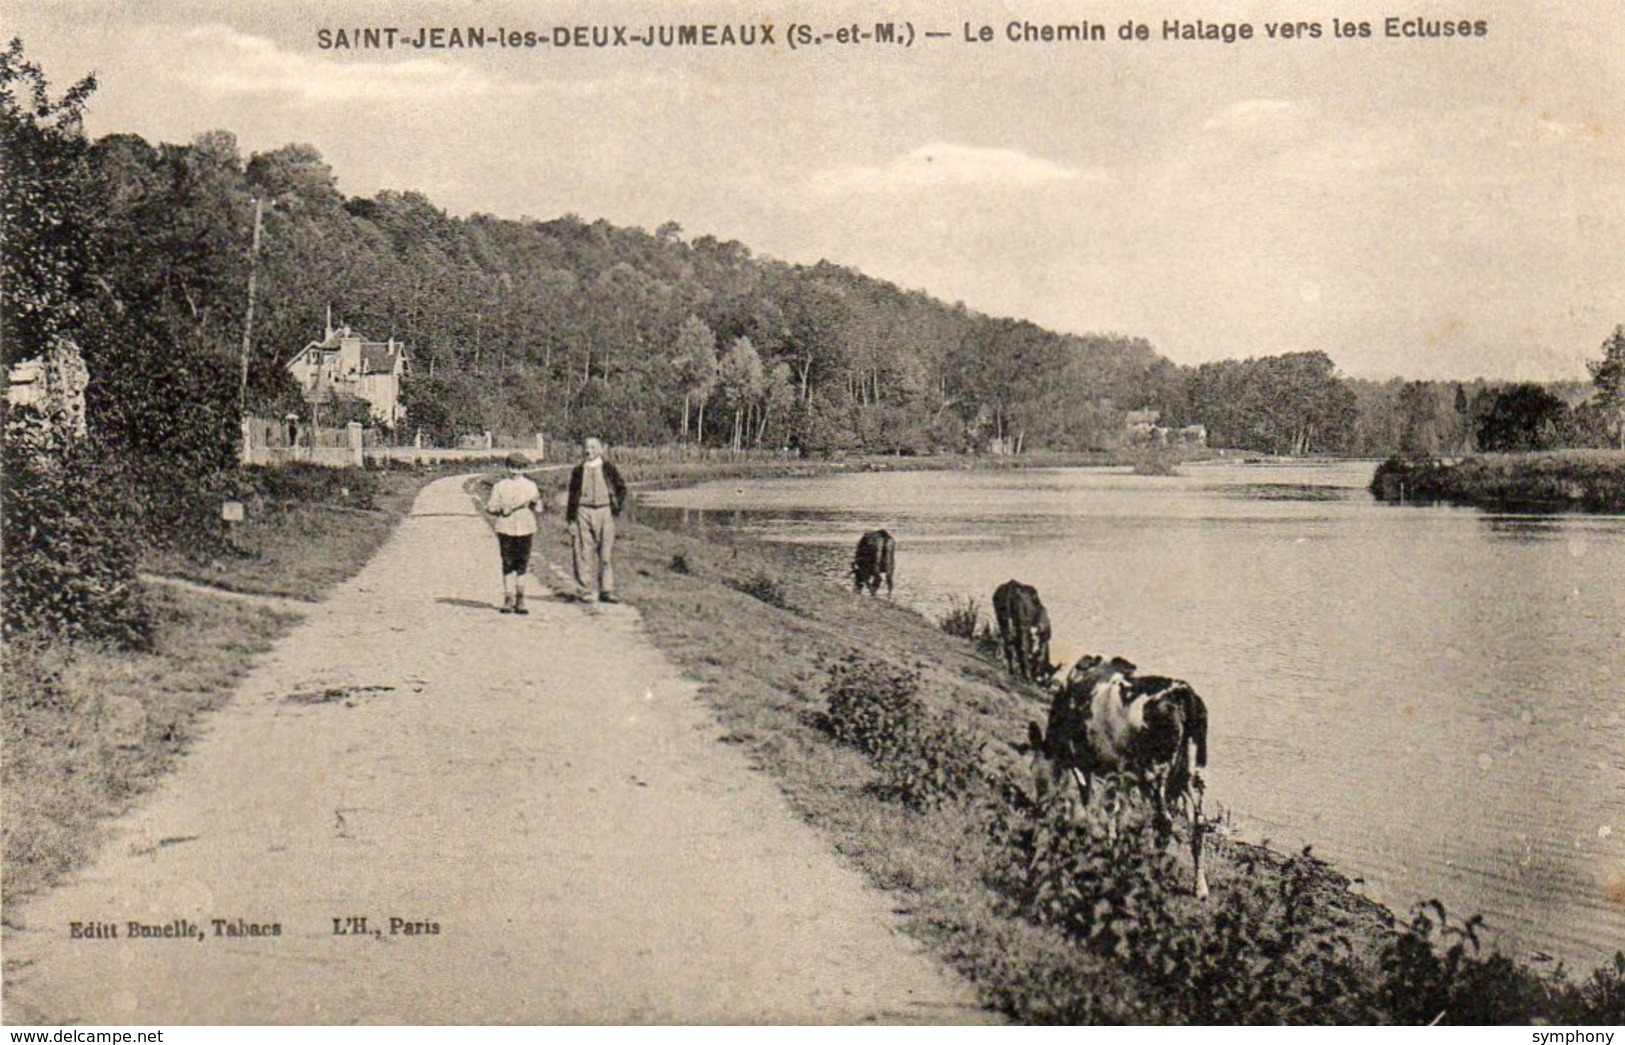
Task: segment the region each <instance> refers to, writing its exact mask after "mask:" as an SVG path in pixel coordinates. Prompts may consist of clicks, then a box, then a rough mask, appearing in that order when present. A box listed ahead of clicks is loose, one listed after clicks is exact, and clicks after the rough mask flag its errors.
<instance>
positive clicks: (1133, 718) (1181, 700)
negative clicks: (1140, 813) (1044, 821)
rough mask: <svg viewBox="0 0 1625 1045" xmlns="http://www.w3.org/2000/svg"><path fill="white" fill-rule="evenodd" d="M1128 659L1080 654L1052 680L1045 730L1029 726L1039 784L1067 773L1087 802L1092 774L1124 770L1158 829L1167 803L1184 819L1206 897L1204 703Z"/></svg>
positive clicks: (1165, 821)
mask: <svg viewBox="0 0 1625 1045" xmlns="http://www.w3.org/2000/svg"><path fill="white" fill-rule="evenodd" d="M1134 671H1135V667H1134V665H1133V664H1130V663H1129V662H1128V661H1126V660H1122V659H1120V658H1113V659H1112V660H1109V661H1107V660H1103V659H1102V658H1100V657H1084V658H1083V659H1081V660H1079V661H1078V663H1077V664H1075V665H1073V667H1072V668H1071V670H1070V671H1068V672H1067V673H1066V675H1065V676H1064V677H1062V676H1059V675H1057V676H1056V679H1055V699H1054V701H1053V702H1052V703H1051V704H1050V712H1049V728H1048V729H1047V730H1041V729H1039V728H1038V723H1036V722H1032V723H1029V724H1028V727H1027V734H1028V743H1029V745H1030V746H1031V748H1032V751H1033V758H1034V767H1033V768H1034V773H1035V775H1036V776H1037V777H1038V781H1037V783H1038V784H1039V786H1040V787H1041V788H1042V787H1044V786H1054V785H1056V784H1059V783H1061V782H1063V781H1064V780H1065V779H1066V778H1068V777H1070V778H1071V779H1072V780H1074V781H1076V783H1077V785H1078V789H1079V792H1080V794H1081V797H1082V799H1083V801H1084V802H1085V803H1087V802H1088V801H1089V790H1090V788H1089V781H1090V778H1091V777H1092V776H1094V775H1095V774H1097V773H1112V772H1128V773H1131V774H1133V775H1134V776H1135V777H1136V779H1138V780H1139V781H1140V782H1141V784H1142V785H1143V786H1144V787H1145V788H1146V789H1147V790H1148V791H1149V792H1150V794H1151V798H1152V801H1153V802H1154V803H1155V804H1156V809H1157V821H1158V825H1159V827H1161V828H1162V829H1163V830H1167V829H1169V828H1171V827H1172V824H1173V818H1172V816H1171V815H1170V814H1169V809H1170V807H1173V806H1177V807H1179V808H1180V809H1182V811H1183V812H1184V813H1185V815H1186V818H1187V819H1188V820H1189V822H1190V831H1191V858H1192V860H1193V861H1194V863H1195V865H1196V895H1197V896H1198V897H1199V898H1202V899H1206V897H1207V894H1208V888H1207V875H1206V873H1205V871H1204V870H1203V866H1202V834H1203V825H1202V791H1203V784H1202V769H1203V768H1205V767H1206V766H1207V705H1206V704H1205V703H1203V701H1202V698H1201V697H1200V696H1199V695H1197V693H1196V691H1195V690H1194V689H1192V688H1191V686H1190V684H1189V683H1187V682H1181V681H1180V680H1178V679H1170V678H1164V677H1162V676H1160V675H1141V676H1137V675H1135V674H1134Z"/></svg>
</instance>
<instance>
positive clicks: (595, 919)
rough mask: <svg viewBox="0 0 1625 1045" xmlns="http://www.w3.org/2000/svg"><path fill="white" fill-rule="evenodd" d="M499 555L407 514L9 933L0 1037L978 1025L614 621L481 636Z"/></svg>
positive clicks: (618, 616)
mask: <svg viewBox="0 0 1625 1045" xmlns="http://www.w3.org/2000/svg"><path fill="white" fill-rule="evenodd" d="M548 521H549V522H551V523H552V524H553V525H557V522H556V517H554V518H552V519H550V520H548ZM495 543H496V542H495V541H493V540H492V539H491V537H490V534H489V530H488V529H487V527H486V526H485V524H484V523H483V522H482V521H481V519H480V518H479V516H478V514H477V512H476V510H475V506H474V504H473V502H472V501H471V499H470V498H469V496H468V495H467V494H466V493H464V492H463V490H462V484H461V481H460V480H458V479H442V480H439V481H437V482H435V483H433V484H431V485H430V486H429V487H427V488H426V489H425V490H424V491H423V493H422V494H421V495H420V496H419V498H418V500H417V503H416V505H415V506H414V508H413V511H412V513H411V515H410V516H409V517H408V518H407V519H406V520H404V521H403V522H402V524H401V526H400V528H399V530H398V531H397V532H396V534H395V535H394V536H393V537H392V538H391V539H390V541H389V542H388V543H387V544H386V545H385V546H384V548H383V549H382V550H381V551H380V552H379V553H378V555H377V556H375V557H374V559H373V561H372V562H371V563H369V564H368V566H367V567H366V568H365V569H364V570H363V571H362V572H361V573H360V574H358V575H357V576H356V577H355V578H354V579H352V580H351V581H350V582H348V583H347V584H345V585H343V586H341V587H340V588H338V589H337V590H336V591H335V592H334V593H333V594H332V595H331V597H330V598H328V599H327V600H326V601H324V602H323V603H321V604H319V605H316V606H313V607H311V608H310V612H309V613H308V615H307V616H306V619H305V620H304V621H303V622H301V623H300V624H299V625H298V626H297V627H296V629H295V630H294V631H293V632H291V633H290V634H289V635H288V636H287V637H286V638H285V639H284V640H283V641H282V642H281V643H279V644H278V646H277V647H276V648H275V649H274V650H273V651H272V652H271V653H270V654H268V655H267V656H266V657H265V658H264V659H263V660H262V661H261V663H260V664H259V665H258V667H257V668H256V669H255V670H254V672H253V673H252V674H251V675H250V676H249V677H248V679H247V680H246V681H245V682H244V683H243V685H242V686H241V688H240V690H239V692H238V693H237V695H236V697H235V698H234V700H233V701H232V703H231V704H229V705H228V706H227V707H226V708H225V709H223V710H222V711H220V712H218V713H217V714H216V715H215V716H214V717H213V719H212V720H211V722H210V724H209V727H208V729H207V732H206V734H205V735H204V737H203V738H202V739H201V740H200V741H199V742H198V743H197V744H196V745H195V747H194V748H193V750H192V751H191V752H190V753H189V754H188V755H187V756H186V758H185V759H184V760H183V763H182V764H181V766H180V767H179V768H178V769H177V771H176V772H175V773H174V774H172V775H171V776H170V777H169V778H168V779H167V780H166V781H165V783H164V784H163V785H162V786H161V787H160V788H159V789H158V790H157V791H156V792H155V793H154V794H152V795H150V796H148V798H147V799H146V800H145V801H144V802H142V803H141V805H140V807H139V808H138V809H137V810H136V811H135V812H133V813H132V814H130V815H129V816H127V817H126V818H124V819H123V820H122V821H121V822H120V823H119V824H118V825H117V826H116V828H115V830H114V832H113V835H112V838H111V841H110V842H109V843H108V844H107V845H106V847H105V848H104V850H103V852H102V854H101V856H100V857H99V859H98V860H97V861H96V862H95V863H94V864H92V865H91V866H90V867H88V868H87V869H85V870H84V871H83V872H81V873H79V874H78V875H76V876H75V877H74V878H72V879H71V880H69V881H68V882H66V883H64V884H63V885H62V886H60V887H58V888H56V889H54V890H52V891H50V892H48V893H46V894H43V895H41V896H40V897H38V898H36V899H35V900H34V901H32V902H31V903H29V904H27V905H25V906H24V907H23V908H22V910H21V914H20V924H17V925H13V926H10V927H8V929H7V935H6V948H5V964H6V977H5V998H4V1001H5V1010H4V1017H5V1019H6V1021H7V1022H8V1023H12V1024H14V1025H15V1024H18V1023H47V1022H48V1023H56V1024H66V1023H75V1024H127V1025H128V1024H198V1023H204V1024H217V1023H218V1024H238V1023H243V1024H305V1023H312V1024H343V1023H371V1024H419V1023H462V1024H491V1023H705V1022H728V1023H761V1022H771V1023H856V1022H867V1021H881V1022H916V1023H950V1024H953V1023H965V1022H985V1021H986V1019H987V1015H986V1013H984V1012H982V1011H981V1010H980V1009H978V1008H977V1007H976V1005H975V1000H974V997H973V995H972V992H971V991H970V989H969V988H968V987H967V986H966V985H965V984H964V983H963V982H962V981H959V980H958V979H956V978H955V977H954V976H953V975H952V974H951V973H949V972H947V971H945V970H944V969H943V968H941V967H940V966H938V965H937V964H936V963H935V962H933V961H932V960H931V959H929V958H928V957H927V956H926V955H925V954H924V953H923V952H922V950H921V948H920V947H919V946H918V945H917V944H916V943H914V942H913V941H911V940H910V939H908V938H907V937H906V936H904V935H902V934H901V933H900V932H899V931H898V928H897V921H896V919H895V917H894V916H893V914H892V913H891V911H890V907H889V905H888V903H887V901H886V898H885V897H884V896H883V895H882V894H880V893H878V892H876V891H874V890H872V889H870V888H869V887H868V886H866V885H865V884H864V883H863V881H862V880H861V879H860V878H859V876H858V875H857V874H856V873H855V872H854V871H852V870H850V869H848V868H847V867H845V866H843V865H842V864H841V863H840V862H839V861H838V860H837V859H836V858H835V857H834V856H833V855H832V854H831V853H830V852H829V850H828V847H827V845H826V844H825V843H824V841H823V840H822V839H821V838H820V837H819V836H818V835H817V834H815V833H814V832H813V830H812V829H811V828H810V827H808V826H806V825H805V824H803V823H802V822H801V821H799V820H798V819H797V818H796V817H795V816H794V815H793V813H792V812H791V811H790V810H789V808H788V807H787V805H786V804H785V802H784V800H783V798H782V796H781V795H780V794H779V793H778V792H777V791H776V790H775V789H774V787H773V786H772V784H771V783H770V782H769V781H767V780H766V779H764V778H763V777H761V776H760V775H758V774H756V773H755V772H754V771H752V770H751V769H750V768H749V767H748V766H747V765H746V764H745V761H744V758H743V756H742V755H741V754H740V753H739V752H738V751H736V750H735V749H733V748H732V747H730V746H728V745H726V744H723V743H720V742H719V736H720V733H721V730H720V729H719V728H718V726H717V725H716V723H715V721H714V720H713V719H712V718H711V717H710V715H709V714H708V713H707V711H706V710H705V708H704V707H703V706H702V705H701V703H700V702H699V700H698V698H697V696H696V692H695V687H694V685H693V684H692V683H690V682H689V681H687V680H685V679H683V678H682V677H681V676H680V675H679V673H678V671H677V670H676V668H675V667H674V666H673V665H672V664H671V663H670V662H668V661H667V660H666V659H665V658H664V657H663V656H662V655H661V654H660V653H659V652H658V651H657V650H655V649H654V648H653V646H651V644H650V643H649V642H648V641H647V640H646V638H645V637H644V636H643V634H642V632H641V630H640V624H639V618H638V615H637V611H636V609H635V608H633V607H629V606H593V607H583V606H578V605H570V604H565V603H562V602H557V601H552V600H547V599H537V600H535V601H534V603H533V605H532V614H531V615H530V616H529V617H512V616H503V615H501V614H498V613H497V612H496V611H495V608H494V605H495V599H496V598H497V597H498V595H499V591H498V587H499V586H498V584H497V581H498V579H499V578H498V576H497V565H496V547H495ZM363 919H364V922H363V921H362V920H363ZM132 922H135V923H138V924H140V925H143V926H149V927H152V929H151V931H152V932H155V933H157V934H158V935H156V936H153V937H147V938H134V939H132V938H131V937H130V923H132ZM75 923H78V924H79V933H80V934H81V935H82V936H85V937H87V938H79V939H74V938H73V936H74V929H73V926H74V924H75ZM108 929H111V930H113V931H116V932H117V934H118V935H117V937H116V938H114V937H105V938H103V937H104V936H105V933H106V931H107V930H108ZM194 929H195V930H196V932H197V933H198V935H196V936H192V935H189V934H190V933H191V932H192V931H193V930H194ZM255 930H258V931H259V932H260V933H261V934H260V935H255V934H254V932H255ZM166 932H167V933H170V934H172V935H169V936H165V935H163V934H164V933H166Z"/></svg>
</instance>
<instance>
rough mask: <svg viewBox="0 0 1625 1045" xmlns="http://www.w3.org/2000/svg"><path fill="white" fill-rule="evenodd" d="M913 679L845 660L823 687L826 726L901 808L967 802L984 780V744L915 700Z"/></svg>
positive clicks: (890, 668) (880, 665)
mask: <svg viewBox="0 0 1625 1045" xmlns="http://www.w3.org/2000/svg"><path fill="white" fill-rule="evenodd" d="M919 688H920V673H919V672H918V671H916V670H911V669H907V668H899V667H896V666H895V665H892V664H888V663H885V662H883V661H871V660H865V659H863V658H861V657H859V656H858V655H856V654H851V655H848V656H847V657H846V659H845V660H843V661H842V662H840V663H839V664H836V665H835V666H834V667H832V668H831V669H830V673H829V679H828V681H827V682H825V684H824V696H825V697H826V698H827V699H828V701H829V719H828V720H829V728H830V732H831V733H832V734H833V735H834V736H835V738H836V739H837V740H840V741H843V742H845V743H847V744H851V745H852V746H853V747H855V748H857V749H858V750H859V751H862V752H863V753H864V754H866V755H868V756H869V757H870V758H872V759H873V760H874V762H875V767H876V769H878V770H879V771H880V776H881V789H882V790H883V791H884V792H885V793H886V794H888V795H891V796H894V797H896V798H898V799H900V800H901V801H903V802H905V803H907V804H908V805H911V806H914V807H915V808H919V809H926V808H932V807H935V806H937V805H940V804H942V803H943V802H946V801H954V800H958V799H960V798H963V797H966V796H967V795H969V794H970V793H972V791H973V790H974V789H976V788H977V786H978V785H979V784H980V783H982V782H983V780H984V778H983V775H982V768H981V763H982V749H983V746H984V745H983V742H982V741H981V740H979V739H977V738H976V737H974V736H973V735H972V734H971V733H970V732H969V731H967V730H965V729H964V728H963V727H961V726H959V725H958V724H957V723H955V722H953V721H952V720H950V719H947V718H944V717H941V716H935V715H932V714H931V713H930V712H929V711H928V710H927V708H926V706H925V703H924V702H923V701H922V700H921V699H920V697H919Z"/></svg>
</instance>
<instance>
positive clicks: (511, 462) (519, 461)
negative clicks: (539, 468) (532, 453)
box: [508, 453, 530, 468]
mask: <svg viewBox="0 0 1625 1045" xmlns="http://www.w3.org/2000/svg"><path fill="white" fill-rule="evenodd" d="M508 467H509V468H529V467H530V459H529V458H528V457H526V456H525V455H524V454H519V453H513V454H509V455H508Z"/></svg>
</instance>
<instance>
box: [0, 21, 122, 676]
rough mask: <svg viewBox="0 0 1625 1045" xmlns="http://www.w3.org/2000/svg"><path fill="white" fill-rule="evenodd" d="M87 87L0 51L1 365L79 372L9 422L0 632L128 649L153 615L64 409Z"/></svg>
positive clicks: (84, 301)
mask: <svg viewBox="0 0 1625 1045" xmlns="http://www.w3.org/2000/svg"><path fill="white" fill-rule="evenodd" d="M95 87H96V81H95V80H94V79H93V78H91V77H86V78H85V79H83V80H81V81H79V83H77V84H75V85H74V86H73V87H71V88H69V90H68V91H67V92H66V93H65V94H64V95H63V96H62V97H61V98H60V99H56V100H53V99H52V98H51V96H50V89H49V85H48V84H47V82H46V79H45V75H44V73H43V72H42V71H41V70H40V68H39V66H38V65H36V64H34V63H32V62H29V61H28V60H27V59H25V58H24V57H23V45H22V41H21V40H16V39H14V40H12V41H11V43H10V45H9V46H8V47H7V48H6V49H5V51H4V52H0V158H3V159H4V164H5V167H4V172H3V173H4V176H3V177H0V303H3V304H0V343H3V344H4V346H5V352H4V359H0V363H4V364H6V365H9V364H11V363H13V362H16V361H18V360H21V359H28V358H30V357H38V358H41V359H42V361H43V363H44V366H45V369H46V370H47V371H48V372H49V371H52V370H54V369H67V368H71V369H73V370H75V371H76V375H75V378H74V380H72V381H60V380H51V381H47V392H48V394H47V395H46V397H45V398H44V400H43V409H42V410H40V411H36V410H35V409H33V408H31V407H27V406H22V407H19V408H17V409H16V410H11V409H9V408H8V410H7V413H6V417H5V433H4V447H5V468H4V470H3V479H0V515H3V516H4V518H5V521H6V536H7V540H6V554H5V555H4V556H3V557H0V574H3V582H4V587H5V596H6V597H5V599H4V602H3V606H0V609H3V615H0V629H3V631H4V633H5V635H6V637H7V638H8V639H10V638H12V637H14V636H15V635H17V634H18V633H20V632H23V631H44V632H54V633H57V634H61V635H65V636H67V637H69V638H105V639H110V640H112V641H114V642H118V643H122V644H124V645H128V646H137V647H139V646H143V645H146V644H147V643H148V642H149V640H150V638H151V634H152V615H151V612H150V609H149V607H148V606H147V604H146V602H145V599H144V598H143V595H142V589H141V585H140V582H139V580H138V579H137V576H136V562H135V553H134V547H133V543H132V542H131V541H130V539H129V537H128V535H127V534H126V532H125V529H124V527H123V526H122V525H121V522H122V520H121V519H120V517H119V513H118V512H117V511H116V510H110V507H109V506H110V504H111V506H113V508H114V509H116V507H117V506H118V505H119V503H120V500H121V499H120V497H119V495H118V492H117V491H116V490H115V489H111V488H109V486H108V485H107V483H106V482H105V476H104V475H103V474H102V471H103V465H104V463H105V461H104V458H103V456H102V455H101V454H100V453H99V451H98V448H97V447H96V446H95V445H94V444H93V443H91V442H90V441H89V440H88V439H87V438H86V437H85V436H86V432H85V427H86V426H85V425H84V421H83V418H82V417H81V416H80V414H79V410H78V408H77V404H76V402H71V401H70V400H76V399H77V392H78V390H79V389H80V388H82V387H83V384H82V382H83V379H85V378H86V377H88V374H87V372H86V371H85V370H84V369H83V364H82V363H81V362H80V354H79V352H78V346H77V344H76V340H77V339H81V338H83V336H84V334H85V326H84V324H85V319H86V315H87V312H88V311H89V309H88V308H87V305H88V303H89V299H90V298H91V296H92V295H93V293H94V290H93V285H94V276H95V267H94V266H95V261H96V257H97V251H96V250H95V248H94V245H93V243H92V239H91V232H90V230H91V229H92V228H93V227H94V223H93V222H92V221H91V220H90V219H91V216H92V212H93V210H94V195H95V183H94V181H93V179H92V178H91V174H90V166H89V163H88V146H87V144H86V142H85V140H84V135H83V132H82V129H81V128H82V123H83V110H84V105H85V102H86V101H87V100H88V98H89V97H90V94H91V92H92V91H94V90H95ZM53 384H54V385H57V386H58V389H52V388H51V387H50V386H51V385H53ZM63 385H70V386H72V390H71V391H70V392H69V394H68V395H66V396H60V395H53V394H49V393H53V392H54V391H57V390H65V389H61V386H63Z"/></svg>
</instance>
